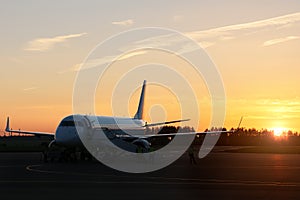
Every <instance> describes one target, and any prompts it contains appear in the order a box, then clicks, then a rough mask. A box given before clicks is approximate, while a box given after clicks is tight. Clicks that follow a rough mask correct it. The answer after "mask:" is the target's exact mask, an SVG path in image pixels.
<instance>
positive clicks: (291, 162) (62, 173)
mask: <svg viewBox="0 0 300 200" xmlns="http://www.w3.org/2000/svg"><path fill="white" fill-rule="evenodd" d="M299 172H300V155H299V154H247V153H222V152H214V153H210V154H209V155H208V156H207V157H205V158H203V159H201V160H197V165H191V164H190V163H189V160H188V157H187V155H183V156H182V157H181V158H180V159H179V160H177V161H176V162H175V163H173V164H172V165H170V166H168V167H166V168H164V169H162V170H159V171H156V172H151V173H146V174H129V173H123V172H118V171H116V170H113V169H110V168H108V167H106V166H104V165H102V164H100V163H97V162H91V161H89V162H87V161H84V162H77V163H57V162H56V163H43V161H42V159H41V154H40V153H0V197H1V199H6V198H7V199H167V200H171V199H243V200H246V199H272V200H274V199H300V173H299Z"/></svg>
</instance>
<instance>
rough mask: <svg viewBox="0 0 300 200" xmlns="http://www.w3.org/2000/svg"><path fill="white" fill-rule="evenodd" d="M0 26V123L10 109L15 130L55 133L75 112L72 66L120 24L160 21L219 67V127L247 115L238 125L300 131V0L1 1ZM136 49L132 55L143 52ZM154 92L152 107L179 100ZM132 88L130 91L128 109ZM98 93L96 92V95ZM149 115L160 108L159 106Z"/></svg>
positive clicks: (125, 27) (129, 26) (151, 89)
mask: <svg viewBox="0 0 300 200" xmlns="http://www.w3.org/2000/svg"><path fill="white" fill-rule="evenodd" d="M0 27H1V28H0V30H1V31H0V34H1V37H0V41H1V46H0V52H1V53H0V61H1V73H0V88H1V90H0V91H1V98H0V130H3V129H4V128H5V120H6V117H7V116H10V118H11V121H12V122H11V126H12V128H15V129H19V128H21V129H23V130H32V131H47V132H54V131H55V129H56V126H57V125H58V123H59V121H60V120H61V119H62V118H63V117H64V116H66V115H69V114H71V113H72V112H73V111H72V92H73V85H74V81H75V78H76V74H77V71H78V66H79V65H80V63H82V62H83V61H84V59H85V58H86V57H87V56H88V54H89V53H90V52H91V51H92V49H93V48H94V47H95V46H96V45H98V44H99V43H100V42H102V41H104V40H106V39H107V38H109V37H111V36H113V35H115V34H118V33H120V32H123V31H126V30H131V29H134V28H142V27H161V28H168V29H173V30H176V31H179V32H181V33H183V34H184V35H186V36H187V37H190V38H192V39H193V40H195V41H197V42H198V43H199V45H201V46H202V47H203V48H204V49H205V51H206V52H207V54H208V56H209V57H210V58H211V60H212V61H213V62H214V63H215V65H216V66H217V68H218V69H219V71H220V74H221V77H222V79H223V83H224V88H225V91H226V102H227V103H226V119H225V124H224V126H225V127H227V128H231V127H235V126H237V124H238V122H239V119H240V117H241V116H244V121H243V123H242V126H244V127H247V128H257V129H261V128H274V127H283V128H287V129H291V130H295V131H300V123H299V122H300V81H299V80H300V57H299V56H300V53H299V52H300V32H299V30H300V1H298V0H289V1H283V0H247V1H239V0H227V1H217V0H211V1H205V2H204V1H196V0H195V1H179V0H175V1H174V0H172V1H171V0H170V1H137V0H136V1H126V2H125V1H106V2H104V1H103V2H101V1H38V0H28V1H8V0H7V1H5V0H4V1H1V7H0ZM142 54H144V52H143V53H141V52H140V53H136V55H135V57H136V58H137V59H141V60H143V59H146V58H145V57H143V56H144V55H142ZM138 56H140V57H138ZM166 57H167V56H166ZM166 59H168V58H166ZM170 59H172V58H170ZM122 62H125V61H124V60H123V61H120V63H115V64H116V65H118V64H122ZM136 62H138V60H136ZM149 62H150V61H149ZM174 62H175V61H174ZM177 63H178V62H177ZM123 64H124V63H123ZM127 64H128V63H127ZM181 66H184V63H183V64H182V65H181ZM141 80H144V78H143V77H141ZM148 81H150V82H151V80H148ZM141 83H142V82H141ZM134 89H136V88H133V90H134ZM155 89H156V90H157V91H156V92H155ZM100 90H101V88H100ZM159 90H161V89H159V88H155V86H152V87H151V86H150V87H149V90H147V94H146V95H148V97H149V98H148V101H147V97H146V101H147V104H148V105H147V106H148V108H151V107H153V105H154V104H155V105H156V104H158V103H159V102H162V104H165V105H167V104H168V102H171V101H176V100H174V99H168V95H165V96H164V95H159V96H160V98H157V97H156V98H155V95H158V94H160V92H161V93H162V94H163V93H164V92H163V91H159ZM200 90H201V89H199V91H200ZM154 93H155V94H154ZM138 95H139V90H136V91H135V92H134V95H133V96H132V97H130V102H132V103H130V105H129V114H130V115H132V114H134V111H135V109H136V102H137V98H138ZM102 96H103V93H102ZM108 96H109V97H111V95H109V93H108ZM171 96H172V95H171ZM198 96H201V94H197V97H198ZM100 98H101V97H99V96H96V100H97V99H100ZM118 98H122V95H120V96H118ZM202 100H203V99H202ZM202 100H201V99H200V97H199V101H200V102H201V101H202ZM203 101H205V100H203ZM98 103H99V104H100V100H99V101H98ZM151 104H153V105H151ZM205 105H206V104H205V103H204V104H203V105H202V107H201V108H202V109H203V112H202V113H203V115H202V119H203V124H200V127H199V130H200V131H202V130H203V129H204V128H205V127H206V126H207V125H208V124H207V123H208V122H207V121H208V120H209V117H210V114H209V111H208V110H209V109H208V108H206V107H205ZM125 106H126V108H125V110H126V109H127V105H125ZM208 106H209V105H208ZM98 107H99V106H98ZM100 107H101V106H100ZM102 107H103V106H102ZM169 109H172V107H169V108H167V110H169ZM174 109H176V108H174ZM100 111H101V113H97V114H100V115H111V114H112V111H111V110H110V109H103V108H102V109H100ZM152 111H153V110H152ZM153 112H154V113H156V114H158V115H160V114H161V113H163V111H162V110H159V109H158V110H156V111H155V109H154V111H153ZM171 113H173V114H171V115H168V117H167V119H169V120H172V119H177V118H178V117H180V116H178V113H177V111H176V112H174V111H173V112H171ZM127 114H128V113H126V112H125V113H121V115H127ZM205 116H207V118H205ZM150 119H151V120H152V121H159V120H161V118H160V117H159V116H158V117H157V118H153V117H152V116H151V117H149V113H148V114H147V115H146V120H150Z"/></svg>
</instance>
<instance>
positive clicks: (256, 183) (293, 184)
mask: <svg viewBox="0 0 300 200" xmlns="http://www.w3.org/2000/svg"><path fill="white" fill-rule="evenodd" d="M40 166H42V165H28V166H27V167H26V170H28V171H32V172H39V173H48V174H66V175H80V176H93V177H95V174H91V173H74V172H69V173H66V172H62V171H48V170H40V169H33V168H34V167H40ZM96 176H99V177H101V176H102V177H114V178H133V177H132V176H124V175H108V174H101V175H99V174H97V175H96ZM134 178H137V179H143V181H122V180H118V181H100V182H99V181H82V183H99V184H103V183H107V184H124V183H128V184H157V185H161V184H174V185H176V184H178V185H203V184H205V185H216V184H218V185H244V186H273V187H274V186H276V187H300V183H298V182H276V181H254V180H234V179H194V178H179V177H159V176H140V177H134ZM145 179H155V180H156V181H146V180H145ZM162 180H164V181H163V182H161V181H162ZM166 181H172V182H166ZM174 181H178V182H174ZM0 182H1V181H0ZM47 182H49V181H47ZM72 182H74V181H72ZM79 182H81V181H79Z"/></svg>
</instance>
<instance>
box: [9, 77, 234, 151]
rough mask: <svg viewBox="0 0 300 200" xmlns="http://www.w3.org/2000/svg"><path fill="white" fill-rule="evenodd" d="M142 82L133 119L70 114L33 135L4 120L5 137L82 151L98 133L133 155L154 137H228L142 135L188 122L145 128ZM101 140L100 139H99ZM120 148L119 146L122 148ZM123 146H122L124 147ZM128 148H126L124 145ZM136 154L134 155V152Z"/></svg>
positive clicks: (155, 124)
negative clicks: (24, 136)
mask: <svg viewBox="0 0 300 200" xmlns="http://www.w3.org/2000/svg"><path fill="white" fill-rule="evenodd" d="M145 90H146V80H144V82H143V85H142V90H141V95H140V99H139V104H138V108H137V111H136V113H135V115H134V117H133V118H131V117H111V116H91V115H81V114H74V115H69V116H66V117H65V118H63V119H62V120H61V122H60V123H59V125H58V127H57V129H56V131H55V133H46V132H33V131H23V130H13V129H11V128H10V120H9V117H8V118H7V123H6V128H5V131H6V132H9V133H22V134H30V135H36V136H50V137H52V141H51V142H50V143H49V145H48V147H49V148H51V147H52V146H53V145H58V146H65V147H78V146H79V147H80V146H81V147H82V141H81V139H82V138H87V137H89V136H90V135H97V136H98V137H99V134H91V132H93V133H95V132H97V131H99V130H101V131H102V133H104V134H105V135H106V137H108V138H110V139H112V138H114V139H116V140H111V141H112V142H113V143H114V144H115V145H117V146H120V147H121V148H125V149H126V147H124V145H123V144H124V142H125V143H127V144H130V145H129V146H131V147H130V148H129V149H126V150H128V151H135V149H136V148H143V149H145V150H149V149H150V147H151V142H150V141H151V139H153V138H157V137H168V138H169V137H170V136H178V135H181V136H182V135H193V136H195V135H196V134H207V133H228V132H232V131H212V132H189V133H170V134H152V135H146V134H145V132H146V128H147V127H153V126H161V125H167V124H172V123H178V122H184V121H189V120H190V119H180V120H173V121H166V122H159V123H152V124H148V123H147V122H145V121H144V120H143V111H144V100H145ZM100 139H101V138H100ZM91 140H95V141H96V140H99V138H93V137H92V138H91ZM122 145H123V146H122ZM125 146H126V145H125ZM127 146H128V145H127ZM135 152H136V151H135Z"/></svg>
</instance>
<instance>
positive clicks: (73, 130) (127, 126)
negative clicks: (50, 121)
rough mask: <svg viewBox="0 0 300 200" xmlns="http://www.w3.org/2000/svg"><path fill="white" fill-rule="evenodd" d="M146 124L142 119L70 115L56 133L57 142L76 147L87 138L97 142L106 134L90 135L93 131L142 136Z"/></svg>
mask: <svg viewBox="0 0 300 200" xmlns="http://www.w3.org/2000/svg"><path fill="white" fill-rule="evenodd" d="M144 125H145V122H144V121H143V120H141V119H133V118H125V117H108V116H89V115H70V116H67V117H65V118H64V119H63V120H62V121H61V122H60V124H59V125H58V127H57V129H56V132H55V141H56V143H57V144H61V145H71V146H73V145H74V146H75V145H78V144H81V140H82V139H83V138H86V137H92V138H90V139H92V140H96V139H101V137H106V136H105V134H101V135H99V134H90V133H91V131H93V130H104V131H110V130H111V131H113V132H114V133H117V134H124V135H126V134H130V135H132V136H142V135H144V134H145V127H144ZM101 133H103V131H101Z"/></svg>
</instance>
